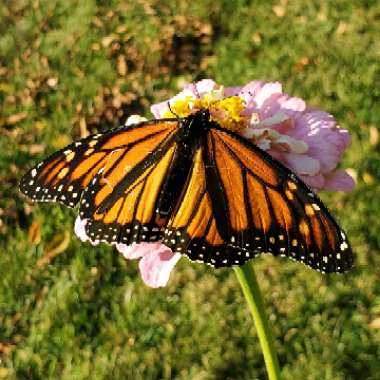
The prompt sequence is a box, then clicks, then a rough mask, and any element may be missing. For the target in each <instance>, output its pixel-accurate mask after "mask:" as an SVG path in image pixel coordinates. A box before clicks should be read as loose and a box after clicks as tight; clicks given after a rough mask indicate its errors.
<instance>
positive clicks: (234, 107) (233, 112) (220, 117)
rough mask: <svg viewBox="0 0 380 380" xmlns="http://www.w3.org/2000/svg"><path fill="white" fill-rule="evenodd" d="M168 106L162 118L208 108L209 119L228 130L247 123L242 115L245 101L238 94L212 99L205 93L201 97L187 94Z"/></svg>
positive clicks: (184, 114)
mask: <svg viewBox="0 0 380 380" xmlns="http://www.w3.org/2000/svg"><path fill="white" fill-rule="evenodd" d="M170 108H171V110H167V111H166V112H165V113H164V115H163V116H164V118H173V117H176V116H178V117H187V116H189V115H191V114H193V113H195V112H197V111H199V110H201V109H208V110H209V111H210V119H211V120H212V121H215V122H217V123H218V124H219V125H220V126H221V127H223V128H225V129H228V130H230V131H234V132H237V131H239V130H240V129H242V128H244V127H246V124H247V117H246V116H244V115H243V111H244V109H245V102H244V100H243V99H242V98H240V97H239V96H230V97H228V98H224V99H213V97H212V96H211V95H205V96H204V97H203V98H202V99H195V98H192V97H191V96H187V97H185V98H184V99H178V100H176V101H175V102H174V103H172V104H171V105H170Z"/></svg>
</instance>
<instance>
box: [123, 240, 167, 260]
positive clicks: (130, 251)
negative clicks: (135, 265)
mask: <svg viewBox="0 0 380 380" xmlns="http://www.w3.org/2000/svg"><path fill="white" fill-rule="evenodd" d="M162 246H163V245H162V244H161V243H132V244H130V245H128V244H123V243H119V244H116V249H117V250H118V251H119V252H120V253H121V254H122V255H123V256H124V257H125V258H126V259H128V260H134V259H139V258H141V257H144V255H149V254H150V253H151V252H155V251H158V250H160V248H161V247H162ZM163 247H165V246H163ZM165 248H166V247H165Z"/></svg>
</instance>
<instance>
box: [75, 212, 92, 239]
mask: <svg viewBox="0 0 380 380" xmlns="http://www.w3.org/2000/svg"><path fill="white" fill-rule="evenodd" d="M86 224H87V219H81V217H80V216H77V218H76V219H75V224H74V232H75V235H77V236H78V237H79V239H80V240H82V241H88V240H90V239H89V237H88V236H87V234H86V229H85V227H86Z"/></svg>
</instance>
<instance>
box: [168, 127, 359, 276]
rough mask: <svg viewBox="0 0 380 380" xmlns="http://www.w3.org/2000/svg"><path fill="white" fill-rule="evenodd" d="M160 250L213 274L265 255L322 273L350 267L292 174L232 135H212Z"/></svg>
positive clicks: (340, 243)
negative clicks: (206, 266)
mask: <svg viewBox="0 0 380 380" xmlns="http://www.w3.org/2000/svg"><path fill="white" fill-rule="evenodd" d="M165 234H166V236H165V243H166V244H168V245H169V246H171V247H172V248H173V249H174V250H176V251H179V252H181V253H185V254H187V255H188V256H189V258H190V259H192V260H196V261H202V262H206V263H209V264H211V265H213V266H215V267H220V266H230V265H241V264H243V263H244V262H245V261H246V260H249V259H250V258H252V257H254V256H255V255H257V254H260V253H264V252H269V253H272V254H273V255H281V256H287V257H289V258H291V259H294V260H298V261H302V262H304V263H305V264H306V265H308V266H310V267H311V268H313V269H317V270H321V271H323V272H344V271H346V270H348V269H349V268H350V267H351V266H352V263H353V257H352V251H351V248H350V246H349V243H348V241H347V238H346V235H345V233H344V232H343V231H342V230H341V229H340V227H339V226H338V224H337V223H336V222H335V220H334V219H333V217H332V216H331V215H330V213H329V212H328V210H327V208H326V207H325V206H324V205H323V203H322V202H321V201H320V200H319V199H318V197H317V196H316V195H315V194H314V192H313V191H312V190H311V189H309V188H308V187H307V186H306V185H305V184H304V183H303V182H302V181H301V180H300V179H299V178H297V177H296V176H295V175H294V173H292V172H291V171H290V170H288V169H287V168H285V167H284V166H283V165H281V164H280V163H279V162H277V161H276V160H274V159H273V158H271V156H269V154H267V153H265V152H263V151H262V150H261V149H259V148H257V147H256V146H255V145H253V144H251V143H250V142H248V141H246V140H245V139H243V138H241V137H240V136H237V135H235V134H234V133H231V132H228V131H225V130H222V129H218V128H211V130H210V132H209V133H208V135H207V138H205V141H204V143H203V145H202V147H201V148H199V150H198V152H197V154H196V156H195V162H194V166H193V169H192V173H191V176H190V180H189V183H188V186H187V189H186V192H185V193H184V196H183V198H182V202H181V204H180V207H179V208H178V209H177V212H176V215H174V217H173V218H172V220H171V221H170V223H169V225H168V229H167V231H166V232H165Z"/></svg>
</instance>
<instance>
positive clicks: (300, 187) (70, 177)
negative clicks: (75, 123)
mask: <svg viewBox="0 0 380 380" xmlns="http://www.w3.org/2000/svg"><path fill="white" fill-rule="evenodd" d="M20 189H21V191H22V192H23V193H24V194H25V195H27V196H28V197H30V198H31V199H32V200H34V201H47V202H55V201H58V202H61V203H63V204H65V205H66V206H69V207H75V206H76V205H77V204H78V203H80V206H79V212H80V217H81V218H82V219H87V223H86V233H87V235H88V236H89V237H90V239H91V240H92V241H93V242H99V241H104V242H108V243H111V244H115V243H125V244H131V243H133V242H155V241H162V242H163V243H164V244H165V245H167V246H168V247H169V248H171V249H172V251H173V252H179V253H181V254H184V255H187V256H188V257H189V258H190V259H191V260H193V261H200V262H203V263H207V264H210V265H212V266H214V267H226V266H232V265H241V264H243V263H244V262H246V261H247V260H249V259H251V258H252V257H254V256H256V255H257V254H259V253H264V252H269V253H272V254H273V255H281V256H287V257H289V258H291V259H295V260H298V261H301V262H303V263H305V264H306V265H308V266H309V267H311V268H313V269H317V270H321V271H323V272H344V271H346V270H348V269H349V268H350V267H351V266H352V263H353V257H352V251H351V248H350V246H349V243H348V240H347V238H346V235H345V233H344V232H343V231H342V230H341V229H340V227H339V226H338V224H337V223H336V222H335V220H334V219H333V217H332V216H331V214H330V213H329V211H328V210H327V208H326V207H325V206H324V205H323V203H322V202H321V201H320V200H319V198H318V197H317V196H316V195H315V193H314V192H313V191H312V190H311V189H310V188H308V187H307V186H306V185H305V184H304V183H303V182H302V181H301V180H300V179H299V178H298V177H297V176H296V175H295V174H294V173H292V172H291V171H290V170H289V169H287V168H286V167H284V166H283V165H282V164H281V163H279V162H278V161H277V160H275V159H273V158H272V157H271V156H270V155H269V154H267V153H266V152H264V151H263V150H261V149H260V148H258V147H257V146H255V145H254V144H253V143H251V142H249V141H248V140H246V139H244V138H242V137H240V136H239V135H237V134H236V133H234V132H231V131H229V130H226V129H224V128H222V127H221V126H220V125H219V124H218V123H217V122H215V121H212V120H211V119H210V112H209V110H207V109H201V110H199V111H197V112H196V113H194V114H191V115H189V116H187V117H184V118H171V119H157V120H151V121H147V122H142V123H138V124H134V125H132V126H123V127H119V128H117V129H113V130H110V131H108V132H106V133H104V134H95V135H92V136H89V137H86V138H84V139H82V140H79V141H77V142H74V143H73V144H71V145H69V146H67V147H66V148H64V149H62V150H60V151H58V152H56V153H54V154H53V155H51V156H50V157H49V158H47V159H46V160H45V161H43V162H41V163H40V164H38V165H37V166H35V167H34V168H33V169H31V170H30V171H29V172H28V173H27V174H26V175H25V176H24V177H23V178H22V180H21V183H20Z"/></svg>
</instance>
